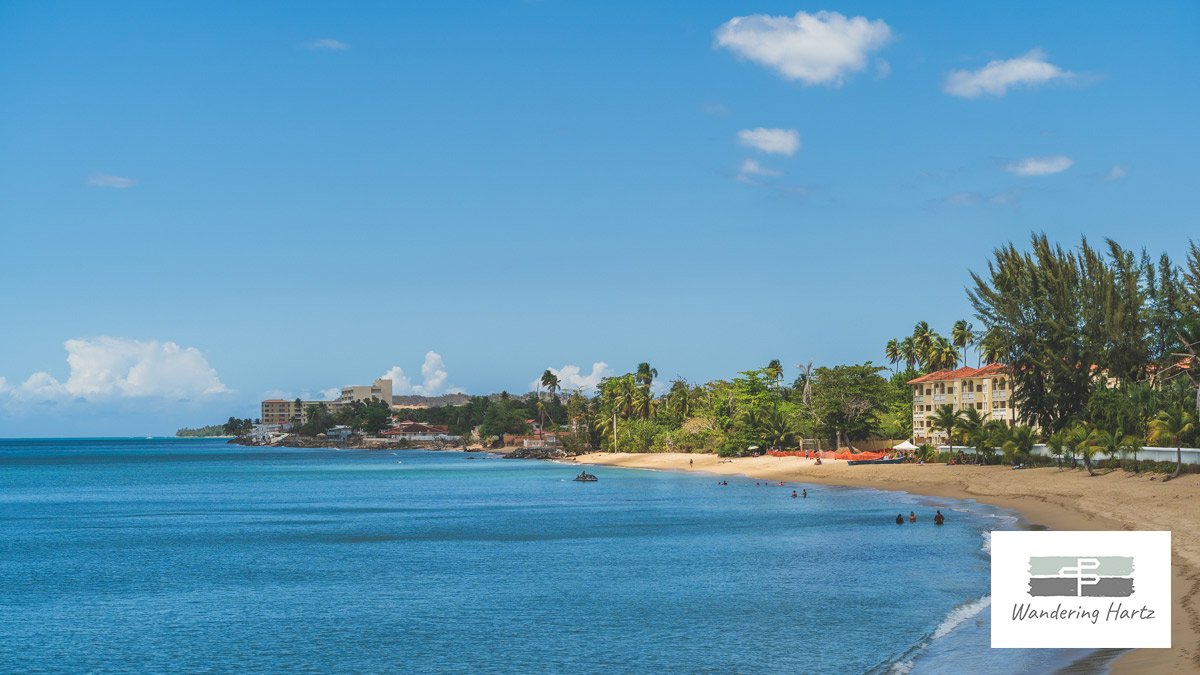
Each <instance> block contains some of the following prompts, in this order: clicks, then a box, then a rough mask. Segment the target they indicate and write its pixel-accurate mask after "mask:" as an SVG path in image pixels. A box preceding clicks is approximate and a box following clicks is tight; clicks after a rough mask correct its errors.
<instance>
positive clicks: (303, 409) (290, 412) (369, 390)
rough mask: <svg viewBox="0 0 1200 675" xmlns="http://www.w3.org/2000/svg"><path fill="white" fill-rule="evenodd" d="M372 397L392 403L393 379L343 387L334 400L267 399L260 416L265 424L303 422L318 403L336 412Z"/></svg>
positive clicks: (381, 379)
mask: <svg viewBox="0 0 1200 675" xmlns="http://www.w3.org/2000/svg"><path fill="white" fill-rule="evenodd" d="M372 398H377V399H379V400H380V401H383V402H384V403H387V404H388V405H389V406H390V405H391V404H392V381H391V380H389V379H386V378H379V379H378V380H375V381H374V382H372V383H371V384H370V385H350V386H346V387H342V390H341V393H340V394H339V395H338V397H337V399H335V400H333V401H300V400H291V401H288V400H285V399H281V398H272V399H266V400H264V401H263V402H262V410H261V414H260V416H259V417H260V419H261V421H262V423H263V424H294V423H295V422H296V421H299V422H300V423H302V424H303V423H304V422H306V421H308V415H309V412H310V411H312V410H313V409H314V408H315V407H316V406H318V405H322V404H323V405H324V406H325V407H326V408H327V409H329V411H330V412H335V411H337V409H338V408H340V407H341V406H344V405H347V404H349V403H352V402H354V401H369V400H371V399H372Z"/></svg>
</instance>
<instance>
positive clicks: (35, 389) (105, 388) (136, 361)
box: [0, 337, 229, 401]
mask: <svg viewBox="0 0 1200 675" xmlns="http://www.w3.org/2000/svg"><path fill="white" fill-rule="evenodd" d="M63 346H64V347H65V348H66V350H67V365H68V366H70V375H69V377H68V378H67V380H66V381H65V382H59V381H58V380H57V379H55V378H54V377H53V376H52V375H50V374H49V373H47V372H37V373H34V374H33V375H30V376H29V378H28V379H26V380H25V382H24V383H22V384H21V385H20V386H18V387H11V386H8V384H7V382H5V383H3V386H0V393H7V394H8V396H9V397H11V398H16V399H22V400H31V401H50V400H57V399H66V398H76V399H79V398H81V399H86V400H93V401H94V400H104V399H110V398H147V397H156V398H168V399H176V400H178V399H193V398H200V397H206V396H213V395H216V394H224V393H228V392H229V390H228V389H227V388H226V387H225V385H224V384H222V383H221V380H220V379H219V378H218V377H217V371H215V370H213V368H212V367H211V366H209V365H208V361H207V360H206V359H205V358H204V354H202V353H200V351H199V350H197V349H195V348H194V347H187V348H183V347H180V346H179V345H177V344H175V343H174V342H159V341H157V340H147V341H141V340H130V339H127V338H114V337H98V338H88V339H78V340H67V341H66V342H65V343H64V344H63ZM0 379H2V378H0Z"/></svg>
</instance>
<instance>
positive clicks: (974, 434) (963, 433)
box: [954, 408, 987, 447]
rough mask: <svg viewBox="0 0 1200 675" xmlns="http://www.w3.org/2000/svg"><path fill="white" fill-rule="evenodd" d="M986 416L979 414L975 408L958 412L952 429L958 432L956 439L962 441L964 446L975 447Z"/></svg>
mask: <svg viewBox="0 0 1200 675" xmlns="http://www.w3.org/2000/svg"><path fill="white" fill-rule="evenodd" d="M986 416H987V414H986V413H980V412H979V411H978V410H976V409H975V408H967V409H965V410H962V411H960V412H959V418H958V421H957V422H955V423H954V429H955V431H957V432H958V437H959V438H961V439H962V441H963V444H964V445H969V446H971V447H975V441H977V440H978V439H979V435H980V434H982V433H983V424H984V421H985V419H984V418H985V417H986Z"/></svg>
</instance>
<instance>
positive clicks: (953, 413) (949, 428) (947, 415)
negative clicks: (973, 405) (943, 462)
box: [929, 403, 962, 452]
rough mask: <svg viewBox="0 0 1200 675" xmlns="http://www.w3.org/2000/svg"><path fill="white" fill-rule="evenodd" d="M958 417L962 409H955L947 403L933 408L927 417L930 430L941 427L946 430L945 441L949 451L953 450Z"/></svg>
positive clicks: (959, 417)
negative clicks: (931, 413)
mask: <svg viewBox="0 0 1200 675" xmlns="http://www.w3.org/2000/svg"><path fill="white" fill-rule="evenodd" d="M960 419H962V411H961V410H955V409H954V406H953V405H951V404H949V403H947V404H945V405H939V406H938V407H936V408H934V409H933V415H932V416H930V418H929V428H930V429H931V430H933V431H937V430H938V429H941V430H943V431H945V432H946V442H947V443H948V444H949V445H950V451H951V452H953V451H954V430H955V429H957V428H958V423H959V420H960Z"/></svg>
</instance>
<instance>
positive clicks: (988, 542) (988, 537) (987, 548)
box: [979, 532, 992, 555]
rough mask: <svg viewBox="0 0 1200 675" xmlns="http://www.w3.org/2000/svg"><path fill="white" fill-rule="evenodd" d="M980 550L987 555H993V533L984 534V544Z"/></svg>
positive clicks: (980, 546)
mask: <svg viewBox="0 0 1200 675" xmlns="http://www.w3.org/2000/svg"><path fill="white" fill-rule="evenodd" d="M979 550H980V551H983V552H984V553H986V554H988V555H991V554H992V533H991V532H984V533H983V543H982V544H980V545H979Z"/></svg>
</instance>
